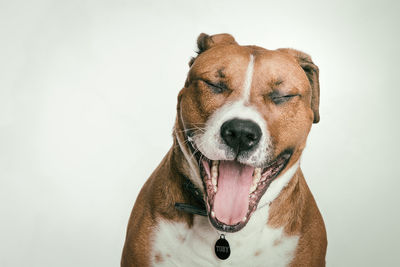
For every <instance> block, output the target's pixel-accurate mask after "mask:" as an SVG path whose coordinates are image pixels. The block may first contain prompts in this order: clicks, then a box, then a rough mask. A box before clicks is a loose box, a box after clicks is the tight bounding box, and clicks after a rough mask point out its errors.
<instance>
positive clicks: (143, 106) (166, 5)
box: [0, 0, 400, 267]
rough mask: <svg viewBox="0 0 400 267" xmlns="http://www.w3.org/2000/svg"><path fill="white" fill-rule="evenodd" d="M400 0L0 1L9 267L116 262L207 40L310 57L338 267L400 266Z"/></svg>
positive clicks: (1, 160)
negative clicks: (315, 69)
mask: <svg viewBox="0 0 400 267" xmlns="http://www.w3.org/2000/svg"><path fill="white" fill-rule="evenodd" d="M399 10H400V2H399V1H386V0H382V1H361V0H359V1H285V0H281V1H240V2H239V1H238V2H236V1H210V0H204V1H183V0H182V1H171V0H170V1H128V0H126V1H120V0H115V1H111V0H110V1H99V0H70V1H50V0H49V1H45V0H39V1H30V0H25V1H5V0H0V38H1V39H0V266H2V267H9V266H24V267H25V266H38V267H44V266H46V267H47V266H49V267H53V266H57V267H62V266H97V267H100V266H119V261H120V255H121V251H122V247H123V243H124V238H125V231H126V225H127V222H128V218H129V215H130V212H131V209H132V206H133V203H134V201H135V199H136V196H137V194H138V191H139V190H140V188H141V186H142V185H143V183H144V182H145V180H146V179H147V177H148V176H149V175H150V174H151V172H152V171H153V170H154V169H155V167H156V166H157V164H158V163H159V162H160V160H161V159H162V157H163V156H164V155H165V153H166V152H167V151H168V149H169V148H170V146H171V144H172V138H171V133H172V127H173V123H174V119H175V106H176V98H177V94H178V92H179V90H180V89H181V88H182V87H183V84H184V80H185V75H186V73H187V71H188V64H187V63H188V61H189V59H190V57H191V56H193V55H195V50H196V47H195V41H196V38H197V36H198V35H199V34H200V33H201V32H205V33H208V34H215V33H221V32H228V33H231V34H232V35H234V37H235V38H236V40H237V41H238V42H239V43H240V44H256V45H259V46H263V47H266V48H269V49H276V48H279V47H292V48H297V49H300V50H302V51H305V52H307V53H309V54H310V55H311V56H312V57H313V60H314V62H315V63H316V64H317V65H318V66H319V68H320V84H321V105H320V107H321V108H320V113H321V122H320V123H319V124H315V125H313V128H312V130H311V133H310V135H309V139H308V145H307V148H306V151H305V153H304V154H303V158H302V164H301V166H302V168H303V171H304V174H305V177H306V180H307V181H308V184H309V186H310V188H311V190H312V192H313V194H314V196H315V198H316V201H317V203H318V206H319V208H320V210H321V212H322V214H323V217H324V219H325V223H326V227H327V232H328V240H329V244H328V253H327V265H328V266H400V257H399V256H398V251H399V243H398V240H399V237H400V230H399V229H400V228H399V225H400V208H399V207H398V205H399V203H400V197H399V195H400V172H399V170H400V168H399V166H398V165H397V164H399V149H400V142H399V138H400V132H399V129H400V127H399V115H400V108H399V97H400V88H399V87H400V86H399V84H400V81H399V76H400V68H399V66H400V63H399V62H400V57H399V47H400V42H399V38H400V32H399V28H400V19H399V18H398V14H399Z"/></svg>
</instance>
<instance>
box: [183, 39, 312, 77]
mask: <svg viewBox="0 0 400 267" xmlns="http://www.w3.org/2000/svg"><path fill="white" fill-rule="evenodd" d="M250 55H252V56H253V57H254V75H255V76H257V77H259V79H260V80H264V81H266V80H271V79H272V80H287V79H288V80H289V82H290V81H291V80H292V81H293V82H295V83H299V81H300V80H302V81H305V80H306V76H305V73H304V71H303V70H302V69H301V67H300V65H299V64H298V62H297V61H296V59H295V58H294V57H293V56H291V55H289V54H288V53H285V52H281V51H277V50H268V49H265V48H262V47H258V46H239V45H226V46H217V47H214V48H211V49H209V50H207V51H205V52H203V53H201V54H200V55H199V56H198V57H197V58H196V60H195V61H194V64H193V65H192V68H191V70H190V72H189V76H190V77H192V78H193V77H195V76H202V75H206V76H209V77H221V78H224V77H225V76H231V77H234V76H235V77H238V78H239V77H240V78H242V77H243V74H244V73H246V71H247V68H248V65H249V62H250Z"/></svg>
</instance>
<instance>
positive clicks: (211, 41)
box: [189, 33, 237, 67]
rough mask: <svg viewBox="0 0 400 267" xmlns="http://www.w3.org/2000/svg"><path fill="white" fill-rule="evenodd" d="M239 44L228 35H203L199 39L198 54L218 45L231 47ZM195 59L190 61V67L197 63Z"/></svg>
mask: <svg viewBox="0 0 400 267" xmlns="http://www.w3.org/2000/svg"><path fill="white" fill-rule="evenodd" d="M230 44H237V43H236V41H235V38H233V36H232V35H230V34H228V33H221V34H215V35H208V34H205V33H201V34H200V35H199V37H197V48H198V51H197V54H198V55H200V54H201V53H203V52H204V51H206V50H208V49H210V48H212V47H214V46H218V45H230ZM195 59H196V58H195V57H192V58H191V59H190V61H189V67H190V66H192V64H193V62H194V61H195Z"/></svg>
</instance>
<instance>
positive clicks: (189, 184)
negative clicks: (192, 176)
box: [175, 178, 208, 216]
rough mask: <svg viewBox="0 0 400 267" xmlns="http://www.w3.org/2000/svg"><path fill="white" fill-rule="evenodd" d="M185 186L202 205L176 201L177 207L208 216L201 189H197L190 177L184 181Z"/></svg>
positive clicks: (184, 210)
mask: <svg viewBox="0 0 400 267" xmlns="http://www.w3.org/2000/svg"><path fill="white" fill-rule="evenodd" d="M183 188H184V189H185V190H186V191H187V192H189V193H190V194H191V195H193V196H194V197H195V198H196V200H197V202H199V204H200V205H201V207H197V206H193V205H189V204H185V203H175V209H177V210H180V211H183V212H187V213H191V214H196V215H200V216H207V215H208V214H207V210H206V208H205V205H204V201H203V194H202V193H201V191H200V190H199V189H197V188H196V187H195V186H194V184H193V183H192V182H191V181H190V180H189V179H188V178H186V180H185V182H184V183H183Z"/></svg>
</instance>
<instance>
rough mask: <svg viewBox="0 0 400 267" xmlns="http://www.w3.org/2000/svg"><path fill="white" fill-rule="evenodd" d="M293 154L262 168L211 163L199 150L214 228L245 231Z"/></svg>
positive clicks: (210, 217)
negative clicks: (263, 198)
mask: <svg viewBox="0 0 400 267" xmlns="http://www.w3.org/2000/svg"><path fill="white" fill-rule="evenodd" d="M195 151H196V150H195ZM192 152H193V151H192ZM291 155H292V151H291V150H286V151H284V152H282V153H281V154H280V155H279V156H278V157H276V158H275V160H273V161H271V162H270V163H269V164H268V166H267V167H265V168H263V169H262V168H255V167H253V166H249V165H244V164H241V163H240V162H238V161H235V160H232V161H226V160H209V159H207V158H206V157H205V156H204V155H202V154H201V153H200V152H198V150H197V152H195V156H196V158H197V159H198V162H199V168H200V175H201V177H202V180H203V185H204V188H205V192H206V194H205V202H206V207H207V213H208V217H209V219H210V221H211V223H212V224H213V226H214V227H215V228H216V229H218V230H221V231H225V232H237V231H239V230H240V229H242V228H243V227H244V226H245V225H246V224H247V222H248V221H249V219H250V217H251V215H252V213H253V212H254V211H255V210H256V209H257V205H258V202H259V201H260V199H261V197H262V196H263V195H264V193H265V192H266V190H267V188H268V187H269V185H270V184H271V182H272V181H273V180H274V179H275V178H276V177H277V176H278V175H279V173H280V172H281V171H282V170H283V169H284V168H285V166H286V165H287V163H288V161H289V159H290V157H291Z"/></svg>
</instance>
